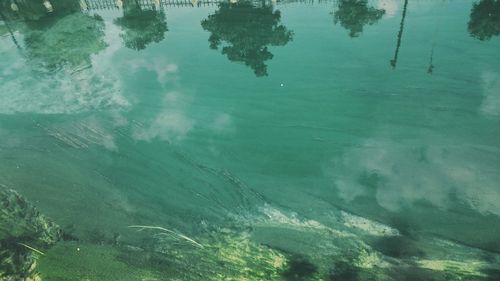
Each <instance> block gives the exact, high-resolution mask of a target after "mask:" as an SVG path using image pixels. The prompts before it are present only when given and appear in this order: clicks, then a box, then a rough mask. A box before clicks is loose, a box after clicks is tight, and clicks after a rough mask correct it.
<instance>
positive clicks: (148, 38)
mask: <svg viewBox="0 0 500 281" xmlns="http://www.w3.org/2000/svg"><path fill="white" fill-rule="evenodd" d="M115 24H116V25H118V26H120V27H121V28H122V30H123V31H124V33H123V34H122V35H121V37H122V39H123V43H124V45H125V47H127V48H130V49H134V50H138V51H139V50H143V49H145V48H146V46H147V45H148V44H150V43H152V42H156V43H158V42H160V41H162V40H163V39H164V38H165V32H166V31H167V30H168V28H167V21H166V19H165V13H163V11H156V10H142V9H141V6H140V5H139V2H138V1H136V0H124V1H123V17H121V18H118V19H116V20H115Z"/></svg>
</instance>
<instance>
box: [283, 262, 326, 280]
mask: <svg viewBox="0 0 500 281" xmlns="http://www.w3.org/2000/svg"><path fill="white" fill-rule="evenodd" d="M317 272H318V268H317V266H316V265H314V264H312V263H311V262H309V261H308V260H306V259H305V258H302V257H295V258H292V259H291V260H290V262H289V263H288V268H287V270H286V271H285V272H283V278H284V279H285V280H287V281H300V280H308V278H310V277H312V276H313V275H315V274H316V273H317Z"/></svg>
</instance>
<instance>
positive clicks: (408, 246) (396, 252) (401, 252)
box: [371, 236, 425, 258]
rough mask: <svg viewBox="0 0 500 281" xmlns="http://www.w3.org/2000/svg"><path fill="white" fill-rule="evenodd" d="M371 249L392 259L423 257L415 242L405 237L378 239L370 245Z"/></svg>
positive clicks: (423, 254) (422, 252)
mask: <svg viewBox="0 0 500 281" xmlns="http://www.w3.org/2000/svg"><path fill="white" fill-rule="evenodd" d="M371 244H372V247H373V248H374V249H376V250H377V251H379V252H381V253H383V254H384V255H387V256H390V257H393V258H410V257H424V256H425V253H424V251H422V250H421V249H419V247H418V245H417V243H416V241H415V240H413V239H410V238H408V237H406V236H393V237H384V238H380V239H378V240H376V241H374V242H372V243H371Z"/></svg>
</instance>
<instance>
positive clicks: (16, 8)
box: [10, 2, 19, 12]
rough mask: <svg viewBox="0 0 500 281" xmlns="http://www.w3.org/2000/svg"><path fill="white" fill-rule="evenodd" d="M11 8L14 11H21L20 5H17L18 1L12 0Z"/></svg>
mask: <svg viewBox="0 0 500 281" xmlns="http://www.w3.org/2000/svg"><path fill="white" fill-rule="evenodd" d="M10 8H11V9H12V11H14V12H17V11H19V7H18V6H17V4H16V3H14V2H12V3H11V4H10Z"/></svg>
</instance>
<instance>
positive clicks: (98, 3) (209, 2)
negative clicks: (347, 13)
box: [80, 0, 336, 11]
mask: <svg viewBox="0 0 500 281" xmlns="http://www.w3.org/2000/svg"><path fill="white" fill-rule="evenodd" d="M238 1H242V0H135V2H136V3H137V4H138V5H139V6H140V7H141V9H142V10H152V9H164V8H167V7H203V6H216V5H218V4H219V3H222V2H232V3H236V2H238ZM335 1H336V0H282V1H279V0H277V1H273V0H251V1H250V2H252V3H254V4H255V6H262V5H265V4H274V5H280V4H289V3H301V4H319V3H333V2H335ZM122 3H123V2H122V0H80V6H81V7H82V9H83V10H88V11H99V10H118V9H121V8H122Z"/></svg>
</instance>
